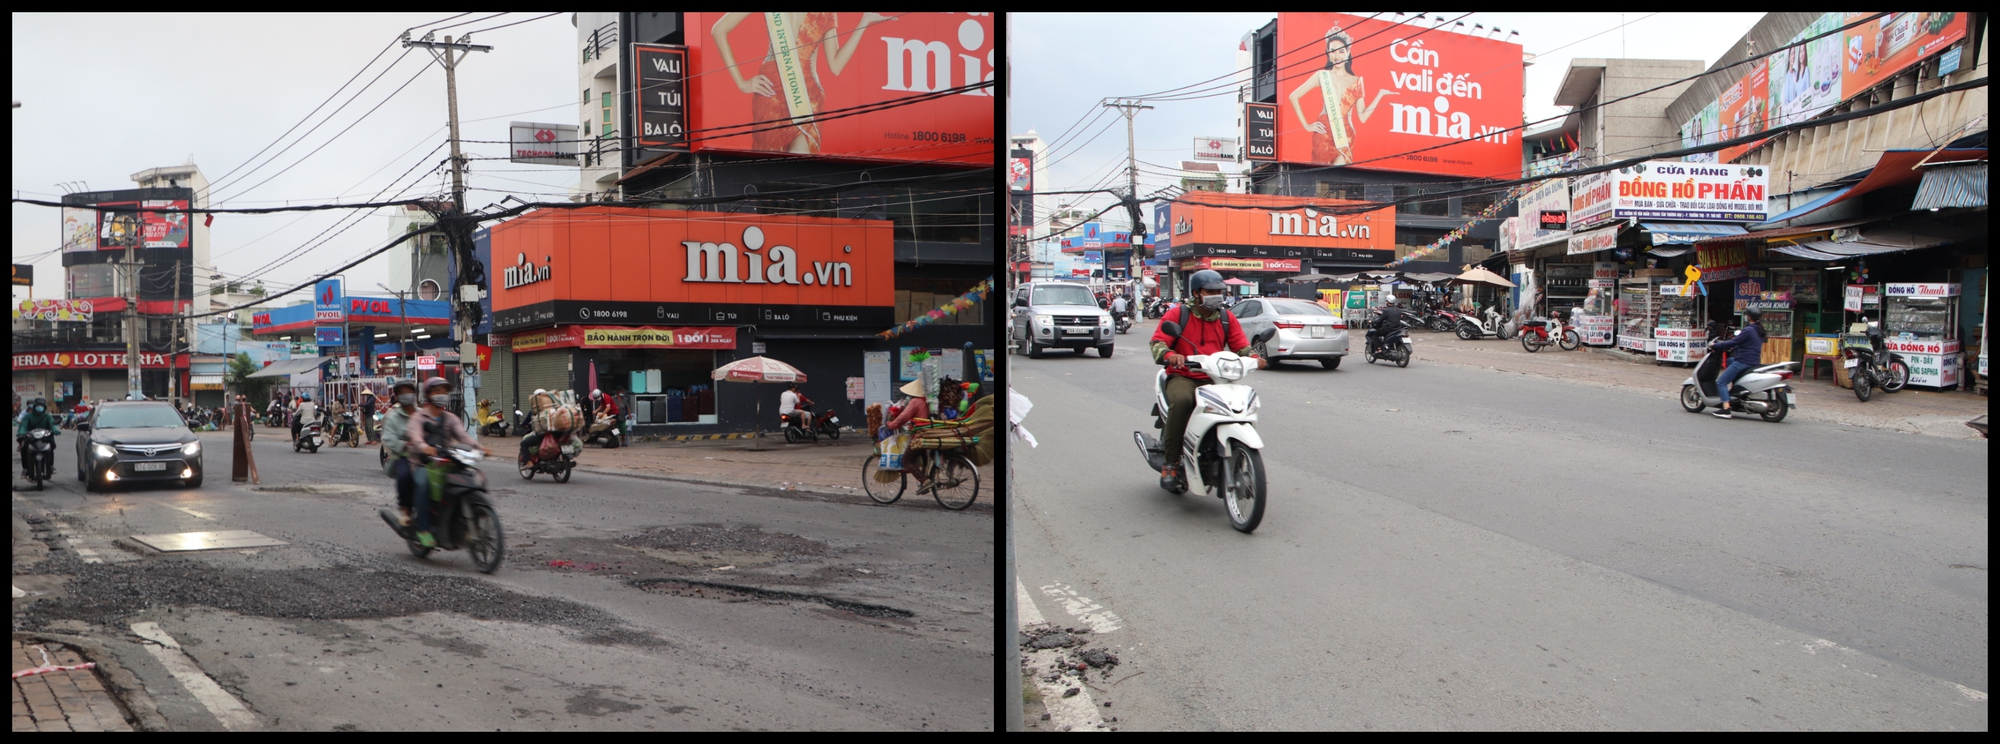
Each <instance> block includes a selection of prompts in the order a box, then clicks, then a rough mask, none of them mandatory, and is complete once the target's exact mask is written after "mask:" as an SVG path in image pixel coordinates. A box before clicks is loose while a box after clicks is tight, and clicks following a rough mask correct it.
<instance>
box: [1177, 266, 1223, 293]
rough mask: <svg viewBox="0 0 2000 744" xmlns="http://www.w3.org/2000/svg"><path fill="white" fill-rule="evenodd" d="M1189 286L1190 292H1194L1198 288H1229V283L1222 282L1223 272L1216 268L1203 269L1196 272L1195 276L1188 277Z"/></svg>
mask: <svg viewBox="0 0 2000 744" xmlns="http://www.w3.org/2000/svg"><path fill="white" fill-rule="evenodd" d="M1187 288H1188V294H1194V293H1195V291H1196V290H1201V289H1214V290H1222V291H1227V290H1228V289H1229V287H1228V286H1227V285H1224V284H1223V283H1222V274H1221V273H1220V272H1217V271H1216V270H1214V269H1202V270H1200V271H1197V272H1195V273H1194V275H1193V276H1190V277H1188V280H1187Z"/></svg>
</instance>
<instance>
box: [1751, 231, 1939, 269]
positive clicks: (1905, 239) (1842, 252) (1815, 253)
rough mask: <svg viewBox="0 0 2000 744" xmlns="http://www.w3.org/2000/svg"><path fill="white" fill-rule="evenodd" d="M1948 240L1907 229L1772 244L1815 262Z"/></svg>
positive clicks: (1774, 249)
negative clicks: (1850, 238)
mask: <svg viewBox="0 0 2000 744" xmlns="http://www.w3.org/2000/svg"><path fill="white" fill-rule="evenodd" d="M1949 242H1951V239H1950V238H1949V237H1947V236H1943V235H1931V234H1926V233H1919V232H1913V231H1909V230H1898V229H1893V228H1890V229H1882V230H1870V231H1868V232H1865V233H1862V234H1861V239H1860V240H1853V241H1847V242H1842V243H1836V242H1833V241H1831V240H1811V241H1806V242H1804V243H1799V244H1797V245H1775V246H1771V251H1772V252H1774V253H1783V254H1786V255H1790V256H1798V257H1800V258H1809V259H1812V260H1815V261H1839V260H1842V259H1846V258H1852V257H1854V256H1872V255H1875V254H1877V253H1896V252H1898V251H1914V250H1918V249H1922V248H1935V247H1937V246H1940V245H1944V244H1945V243H1949Z"/></svg>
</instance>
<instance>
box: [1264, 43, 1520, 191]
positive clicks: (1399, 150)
mask: <svg viewBox="0 0 2000 744" xmlns="http://www.w3.org/2000/svg"><path fill="white" fill-rule="evenodd" d="M1425 31H1427V29H1423V28H1419V27H1415V26H1408V25H1403V24H1398V23H1392V22H1388V21H1381V20H1372V19H1367V18H1363V17H1361V16H1354V15H1347V14H1344V13H1279V14H1278V49H1279V50H1280V51H1279V56H1278V60H1277V62H1278V81H1279V82H1278V112H1277V113H1278V116H1277V119H1278V120H1277V135H1278V143H1277V144H1278V159H1279V160H1281V161H1284V162H1291V163H1310V164H1315V165H1355V166H1359V167H1365V168H1375V169H1381V170H1391V171H1407V172H1416V173H1435V174H1441V175H1453V176H1471V177H1479V178H1515V177H1518V176H1519V175H1520V173H1521V143H1520V141H1519V140H1518V139H1516V134H1517V133H1516V132H1512V131H1503V130H1507V129H1509V128H1511V127H1518V126H1520V123H1521V95H1522V90H1521V89H1522V85H1523V82H1524V79H1525V78H1524V77H1523V74H1522V70H1523V67H1522V56H1521V53H1522V50H1521V45H1519V44H1514V43H1510V42H1505V41H1498V40H1494V39H1484V38H1480V37H1477V36H1473V35H1470V34H1459V33H1425ZM1439 145H1448V146H1446V147H1438V146H1439ZM1430 148H1437V149H1430ZM1418 151H1421V152H1418Z"/></svg>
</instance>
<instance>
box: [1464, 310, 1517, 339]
mask: <svg viewBox="0 0 2000 744" xmlns="http://www.w3.org/2000/svg"><path fill="white" fill-rule="evenodd" d="M1457 328H1458V337H1459V338H1460V339H1463V340H1466V341H1472V340H1474V339H1483V338H1486V337H1488V336H1491V337H1493V338H1498V339H1501V340H1506V339H1508V338H1512V334H1511V333H1510V332H1509V331H1508V329H1507V319H1506V318H1505V317H1502V316H1501V315H1500V311H1498V310H1495V309H1493V307H1492V306H1490V305H1489V306H1487V308H1486V311H1485V312H1484V313H1482V314H1481V315H1480V316H1479V320H1478V321H1474V320H1473V319H1472V316H1470V315H1461V316H1459V318H1458V326H1457Z"/></svg>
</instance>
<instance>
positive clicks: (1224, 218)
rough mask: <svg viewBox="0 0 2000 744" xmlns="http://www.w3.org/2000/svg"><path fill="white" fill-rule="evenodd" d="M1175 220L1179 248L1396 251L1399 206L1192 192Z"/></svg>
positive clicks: (1177, 205)
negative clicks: (1225, 247)
mask: <svg viewBox="0 0 2000 744" xmlns="http://www.w3.org/2000/svg"><path fill="white" fill-rule="evenodd" d="M1301 202H1303V205H1301ZM1172 219H1173V238H1172V240H1173V246H1174V250H1175V251H1176V252H1179V251H1183V250H1192V249H1194V248H1195V247H1196V246H1256V247H1260V248H1266V249H1282V248H1307V249H1322V250H1325V249H1358V250H1369V251H1394V250H1395V249H1396V212H1395V208H1394V207H1375V206H1374V204H1373V203H1372V202H1361V201H1350V200H1345V199H1299V198H1296V197H1285V196H1272V195H1265V194H1225V193H1216V192H1206V191H1201V192H1189V193H1187V194H1183V195H1181V196H1180V197H1179V198H1177V199H1176V200H1175V201H1174V203H1173V214H1172ZM1199 252H1202V253H1207V254H1210V255H1213V254H1215V253H1216V251H1213V250H1203V251H1199ZM1181 255H1196V254H1195V253H1194V252H1190V253H1185V254H1181ZM1229 255H1241V254H1229ZM1276 255H1279V256H1284V255H1286V254H1276ZM1290 255H1300V254H1290ZM1389 255H1393V254H1389Z"/></svg>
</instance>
